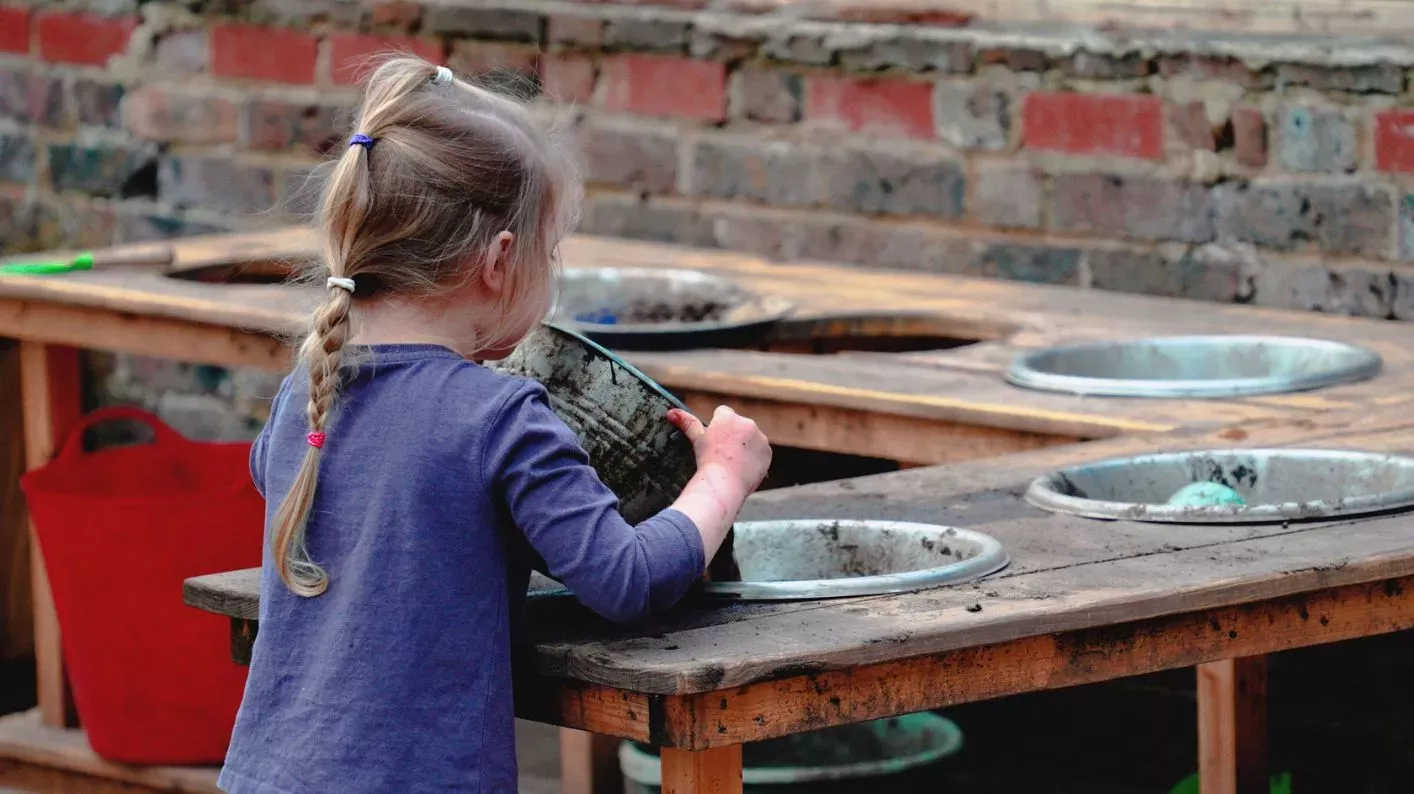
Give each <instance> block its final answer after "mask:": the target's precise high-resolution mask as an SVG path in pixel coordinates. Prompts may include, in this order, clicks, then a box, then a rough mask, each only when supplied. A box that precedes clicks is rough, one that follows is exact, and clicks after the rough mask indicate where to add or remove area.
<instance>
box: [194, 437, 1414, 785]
mask: <svg viewBox="0 0 1414 794" xmlns="http://www.w3.org/2000/svg"><path fill="white" fill-rule="evenodd" d="M1404 413H1405V412H1403V411H1387V412H1375V413H1368V412H1362V413H1355V414H1345V415H1328V416H1325V417H1322V418H1320V419H1315V420H1305V421H1302V422H1299V423H1296V424H1294V425H1293V424H1271V425H1252V426H1248V427H1244V428H1230V429H1227V430H1223V431H1219V432H1217V433H1197V432H1188V433H1180V434H1177V435H1174V436H1170V437H1166V438H1164V439H1162V440H1159V441H1158V442H1157V443H1156V440H1155V439H1153V438H1149V439H1142V438H1124V439H1116V440H1114V441H1108V442H1097V443H1096V444H1092V445H1084V446H1079V447H1071V448H1067V449H1052V450H1042V451H1038V452H1033V453H1027V454H1020V455H1013V456H1008V457H1005V458H999V459H991V460H982V461H973V462H969V463H964V464H958V465H955V466H942V467H933V468H926V469H916V470H911V471H906V472H899V473H896V474H889V475H883V476H879V477H872V478H863V479H856V480H843V481H837V482H832V483H823V484H818V485H812V486H803V487H799V488H789V489H782V490H778V491H772V492H767V493H762V494H759V495H757V496H756V497H754V498H753V499H752V500H751V502H750V504H749V507H748V511H747V517H750V518H795V517H803V516H828V517H842V518H845V517H848V518H872V519H897V520H916V521H927V522H935V523H942V524H950V525H954V526H965V527H970V528H973V529H978V530H981V531H983V532H987V533H989V534H991V535H993V536H995V537H996V538H998V539H999V540H1001V541H1002V542H1003V543H1004V544H1005V545H1006V547H1007V548H1008V550H1009V551H1010V553H1011V555H1012V564H1011V566H1010V567H1009V568H1007V569H1006V570H1004V571H1002V572H1001V573H999V574H997V575H994V576H992V577H989V578H987V579H984V580H981V581H978V582H975V583H972V584H967V585H960V586H955V587H948V588H942V589H934V590H929V591H923V592H917V593H910V594H905V595H896V596H885V597H870V598H855V599H844V600H837V601H814V602H800V603H782V604H751V605H736V606H720V605H715V604H711V603H707V602H703V601H697V602H689V603H688V604H686V605H685V606H683V607H681V608H679V609H678V610H676V611H675V612H673V613H672V614H671V615H669V616H666V617H664V618H661V619H659V620H657V621H654V622H652V623H650V624H647V625H643V626H639V627H635V628H632V629H622V628H615V627H611V626H609V625H607V624H605V623H603V622H601V621H598V620H596V619H594V618H593V617H592V616H590V615H588V614H586V613H585V611H584V610H583V609H582V608H580V607H579V606H577V605H576V604H575V603H574V602H573V601H572V600H571V599H568V598H564V597H555V598H539V599H531V604H530V607H529V615H528V626H527V628H528V637H529V638H530V642H531V643H532V647H531V648H529V649H528V651H527V653H526V654H525V656H524V658H523V660H522V662H521V663H520V666H519V668H518V669H517V680H518V683H519V684H522V685H523V686H522V687H521V690H522V691H520V692H518V693H517V697H518V699H517V713H518V715H519V716H521V717H524V718H528V719H534V720H540V721H544V722H549V723H553V724H556V725H562V726H566V727H571V728H578V729H581V730H585V731H591V732H594V733H598V734H605V735H609V736H615V737H622V738H626V739H632V740H636V741H640V742H649V743H652V744H655V745H658V746H660V747H662V748H663V752H662V758H663V766H664V772H663V774H664V780H665V781H666V787H665V790H666V791H669V792H680V793H682V794H686V793H687V792H732V791H740V790H741V744H742V743H743V742H749V741H753V740H759V739H765V738H770V737H776V736H782V735H785V734H790V733H794V732H799V731H805V730H812V729H817V728H822V727H827V726H831V725H839V724H847V723H852V722H860V721H864V720H869V719H875V718H881V717H887V716H891V715H896V714H903V713H908V712H914V711H919V710H924V709H935V708H940V707H945V706H949V705H953V704H957V703H963V702H968V701H974V700H981V699H987V698H995V697H1002V696H1006V695H1011V694H1017V693H1021V692H1030V691H1037V690H1044V689H1051V688H1057V687H1065V686H1071V685H1075V684H1083V683H1090V682H1096V681H1103V680H1108V679H1114V678H1120V677H1125V676H1133V675H1139V674H1142V673H1148V672H1153V671H1157V670H1163V669H1169V668H1176V667H1185V666H1195V665H1196V666H1197V667H1198V675H1199V680H1198V687H1199V714H1198V726H1199V737H1200V759H1199V766H1200V770H1201V775H1202V786H1203V791H1204V792H1205V794H1225V793H1227V792H1241V793H1242V794H1246V793H1247V792H1265V791H1266V786H1267V769H1266V745H1265V730H1264V724H1263V718H1264V705H1265V681H1266V679H1265V672H1266V667H1265V658H1264V655H1265V654H1268V653H1272V652H1275V651H1282V650H1288V649H1292V648H1297V647H1303V646H1309V645H1315V644H1320V643H1329V642H1337V641H1340V640H1346V639H1352V638H1356V637H1362V636H1368V635H1374V634H1379V633H1384V632H1390V631H1397V630H1401V629H1405V628H1409V627H1411V626H1414V532H1411V523H1410V522H1411V519H1410V518H1409V516H1407V515H1405V516H1398V515H1396V516H1391V517H1377V518H1369V519H1348V520H1341V521H1324V522H1315V523H1300V524H1290V525H1283V524H1271V525H1256V526H1184V527H1175V526H1164V525H1152V524H1139V523H1132V522H1122V521H1120V522H1104V521H1092V520H1087V519H1081V518H1075V517H1069V516H1059V515H1052V514H1049V513H1046V512H1044V511H1041V510H1038V509H1035V508H1032V507H1030V506H1029V505H1027V504H1025V503H1024V502H1023V501H1022V500H1021V499H1020V498H1019V494H1020V493H1021V491H1022V489H1023V488H1024V486H1025V484H1026V483H1027V482H1028V481H1029V479H1030V478H1031V477H1032V476H1034V475H1037V474H1040V473H1042V472H1045V471H1049V470H1051V469H1054V468H1055V467H1057V466H1060V465H1065V464H1071V463H1076V462H1080V461H1084V460H1091V459H1095V458H1097V457H1108V456H1111V455H1120V454H1133V453H1136V452H1140V451H1147V450H1153V449H1155V448H1156V447H1158V448H1162V449H1171V450H1177V449H1194V448H1203V447H1210V446H1280V445H1290V444H1297V443H1300V444H1301V445H1302V446H1318V447H1319V446H1338V447H1344V448H1359V449H1368V450H1404V451H1414V417H1407V416H1403V415H1402V414H1404ZM186 595H187V600H188V603H190V604H192V605H194V606H198V607H201V608H204V609H207V610H209V611H213V612H217V613H219V614H223V615H227V616H230V617H231V618H232V620H233V635H232V636H233V638H235V645H236V649H235V650H236V652H237V655H238V656H239V655H240V654H241V653H243V652H245V651H247V650H248V645H249V642H250V640H251V639H252V638H253V637H254V636H255V633H256V632H257V631H258V626H257V624H256V621H255V618H256V615H257V608H258V572H257V571H244V572H232V573H229V574H218V575H214V576H208V577H201V578H198V579H194V580H191V581H190V582H189V583H188V586H187V593H186Z"/></svg>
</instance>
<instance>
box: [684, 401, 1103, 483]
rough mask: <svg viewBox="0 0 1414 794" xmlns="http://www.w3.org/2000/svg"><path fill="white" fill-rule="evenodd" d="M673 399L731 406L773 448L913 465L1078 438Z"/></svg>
mask: <svg viewBox="0 0 1414 794" xmlns="http://www.w3.org/2000/svg"><path fill="white" fill-rule="evenodd" d="M677 396H678V398H679V399H681V400H682V401H683V402H684V403H686V404H687V407H688V408H689V409H691V410H692V411H693V412H694V413H697V414H698V415H699V416H711V415H712V411H713V410H715V409H716V407H717V406H718V405H729V406H731V407H732V408H733V409H734V410H735V411H737V412H738V413H740V414H742V415H743V416H749V417H751V418H752V419H754V420H755V421H756V423H757V424H758V425H759V426H760V427H761V431H762V432H763V433H765V434H766V437H767V438H769V439H771V443H773V444H777V445H781V446H787V447H799V448H802V449H814V450H820V451H822V452H839V453H844V454H848V455H865V456H869V457H875V458H885V459H891V460H897V461H899V462H900V463H906V464H914V465H916V464H939V463H957V462H960V461H965V460H973V459H976V458H988V457H997V456H1000V455H1008V454H1011V453H1015V452H1024V451H1027V450H1032V449H1041V448H1044V447H1050V446H1057V445H1061V444H1073V443H1077V442H1079V441H1081V440H1082V439H1080V438H1077V437H1074V436H1063V435H1051V434H1046V433H1028V432H1024V431H1017V430H1005V429H1001V428H994V427H986V426H981V425H969V424H963V423H960V422H946V421H938V420H935V419H920V418H916V417H911V416H898V415H893V414H885V413H878V412H873V411H864V410H858V409H853V408H841V407H836V406H831V405H808V404H807V405H802V404H799V403H789V402H782V401H779V400H762V399H754V398H751V397H740V396H737V395H735V394H729V393H718V392H703V391H698V390H691V391H683V390H678V391H677Z"/></svg>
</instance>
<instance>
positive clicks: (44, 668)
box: [20, 342, 83, 727]
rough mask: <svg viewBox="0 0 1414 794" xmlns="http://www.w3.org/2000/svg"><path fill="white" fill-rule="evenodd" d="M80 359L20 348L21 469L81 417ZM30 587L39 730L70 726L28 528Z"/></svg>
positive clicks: (37, 347) (39, 556)
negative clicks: (23, 454)
mask: <svg viewBox="0 0 1414 794" xmlns="http://www.w3.org/2000/svg"><path fill="white" fill-rule="evenodd" d="M80 377H81V374H80V371H79V353H78V351H77V350H75V349H73V348H67V347H54V346H50V345H42V344H39V343H36V342H22V343H21V344H20V389H21V403H22V408H23V412H24V426H25V465H26V467H27V468H28V469H37V468H39V467H41V466H43V465H45V464H46V463H48V462H49V461H50V460H51V459H52V458H53V457H54V454H55V453H56V452H57V451H58V448H59V445H60V444H61V443H62V442H63V439H64V436H65V434H66V433H67V432H68V428H69V426H70V425H71V424H72V423H73V422H75V421H77V420H78V418H79V416H80V414H81V413H82V410H83V406H82V402H81V399H82V396H81V384H80ZM29 542H30V583H31V593H32V603H33V605H34V657H35V668H36V674H37V676H38V692H39V709H40V713H41V714H43V716H44V724H45V725H48V726H52V727H63V726H64V725H68V724H73V722H74V721H75V718H74V716H73V702H72V701H71V699H70V696H69V691H68V684H67V682H66V681H65V677H64V652H63V645H62V643H61V642H60V637H59V616H58V614H57V613H56V612H55V611H54V597H53V595H52V594H51V593H50V590H49V577H48V575H46V573H45V569H44V556H43V553H42V550H41V549H40V547H39V542H38V539H37V536H36V535H35V532H34V523H33V521H32V520H31V522H30V536H29Z"/></svg>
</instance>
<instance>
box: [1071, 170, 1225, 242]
mask: <svg viewBox="0 0 1414 794" xmlns="http://www.w3.org/2000/svg"><path fill="white" fill-rule="evenodd" d="M1051 183H1052V187H1051V196H1050V203H1049V206H1050V218H1051V225H1052V227H1053V228H1055V229H1058V230H1060V231H1067V232H1099V233H1104V234H1111V235H1116V236H1125V237H1133V238H1137V239H1140V240H1176V241H1180V242H1189V243H1203V242H1208V241H1209V240H1211V239H1213V218H1212V213H1211V208H1210V206H1209V197H1208V190H1207V188H1205V187H1204V186H1203V185H1198V184H1193V183H1189V182H1177V181H1169V180H1163V179H1158V178H1153V177H1137V178H1127V177H1120V176H1113V175H1107V174H1059V175H1056V176H1055V177H1053V178H1052V180H1051Z"/></svg>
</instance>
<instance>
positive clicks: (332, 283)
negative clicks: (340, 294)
mask: <svg viewBox="0 0 1414 794" xmlns="http://www.w3.org/2000/svg"><path fill="white" fill-rule="evenodd" d="M324 284H325V285H326V286H327V287H329V289H336V288H337V289H341V290H344V291H345V292H348V293H349V294H350V295H352V294H353V291H354V280H353V279H351V278H339V277H338V276H330V277H329V278H327V279H325V280H324Z"/></svg>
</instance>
